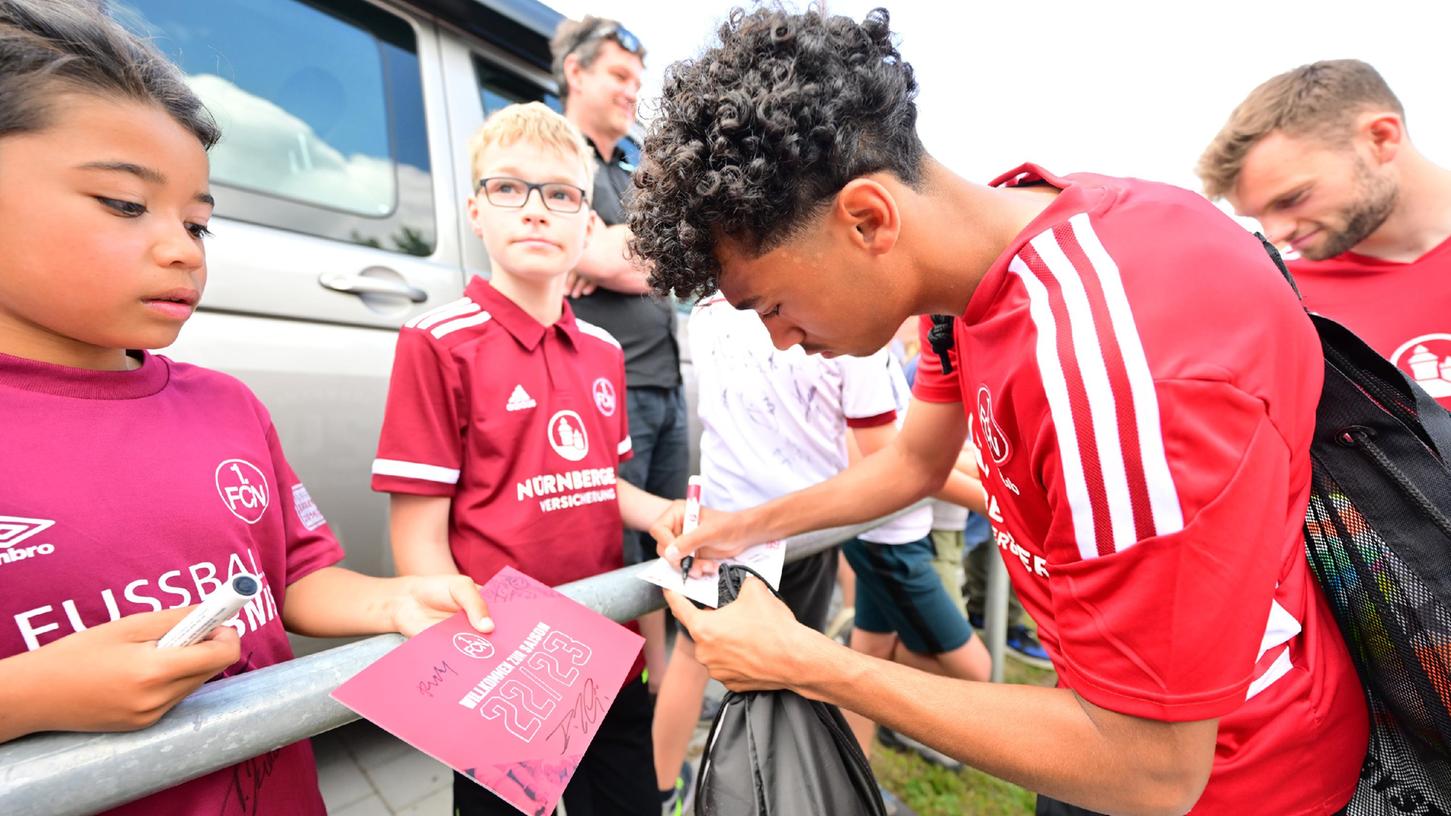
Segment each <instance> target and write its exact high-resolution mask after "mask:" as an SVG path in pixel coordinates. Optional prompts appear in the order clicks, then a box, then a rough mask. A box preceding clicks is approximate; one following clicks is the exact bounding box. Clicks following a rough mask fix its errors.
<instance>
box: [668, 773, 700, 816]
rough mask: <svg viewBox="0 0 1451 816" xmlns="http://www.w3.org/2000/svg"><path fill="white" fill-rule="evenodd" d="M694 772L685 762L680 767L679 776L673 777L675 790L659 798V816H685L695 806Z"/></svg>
mask: <svg viewBox="0 0 1451 816" xmlns="http://www.w3.org/2000/svg"><path fill="white" fill-rule="evenodd" d="M694 777H695V771H694V770H692V769H691V767H690V763H689V762H687V763H685V764H684V765H681V766H680V776H677V777H675V790H673V791H670V792H669V793H668V794H665V795H664V796H662V797H661V798H660V816H685V814H687V813H690V812H691V810H690V807H691V805H693V804H695V778H694Z"/></svg>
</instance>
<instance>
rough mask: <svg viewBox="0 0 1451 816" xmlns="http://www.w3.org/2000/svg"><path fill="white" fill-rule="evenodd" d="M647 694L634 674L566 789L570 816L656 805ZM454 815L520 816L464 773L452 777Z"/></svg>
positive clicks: (647, 809)
mask: <svg viewBox="0 0 1451 816" xmlns="http://www.w3.org/2000/svg"><path fill="white" fill-rule="evenodd" d="M653 713H654V712H653V710H652V707H651V705H650V694H649V690H648V689H647V688H646V686H645V683H644V682H643V681H641V679H640V678H638V677H636V678H635V679H634V680H631V681H630V682H629V683H626V684H625V687H624V688H623V689H621V690H620V696H619V697H617V698H616V699H615V702H614V703H613V704H612V705H611V706H610V711H609V713H608V714H606V715H605V718H604V720H603V721H602V722H601V723H600V729H599V731H598V732H596V733H595V738H594V741H593V742H591V743H590V746H589V750H588V751H586V752H585V754H584V759H583V760H581V761H580V763H579V768H578V769H577V770H575V773H574V778H573V779H571V780H570V781H569V787H567V788H565V789H564V807H565V809H566V810H568V811H569V816H640V814H642V813H655V812H657V811H658V810H659V808H660V794H659V792H658V791H656V790H655V756H654V746H653V744H652V743H651V740H650V721H651V719H652V718H653ZM453 806H454V810H453V812H454V814H455V816H519V811H518V810H516V809H514V806H513V805H510V804H508V803H507V802H505V801H504V800H503V799H500V798H499V797H497V796H495V795H494V794H492V793H490V792H489V791H488V789H486V788H484V787H483V786H482V785H479V784H478V783H477V782H474V781H473V780H472V779H469V778H468V777H466V776H464V775H462V774H458V773H455V774H454V775H453Z"/></svg>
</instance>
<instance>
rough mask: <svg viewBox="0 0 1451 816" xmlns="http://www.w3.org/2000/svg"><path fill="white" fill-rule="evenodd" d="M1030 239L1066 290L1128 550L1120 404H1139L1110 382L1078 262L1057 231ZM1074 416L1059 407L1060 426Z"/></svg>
mask: <svg viewBox="0 0 1451 816" xmlns="http://www.w3.org/2000/svg"><path fill="white" fill-rule="evenodd" d="M1029 243H1031V244H1032V246H1033V249H1034V250H1035V251H1037V253H1038V257H1039V258H1042V259H1043V263H1044V264H1045V265H1046V266H1047V267H1048V269H1049V271H1050V272H1051V273H1052V275H1053V278H1054V279H1055V280H1057V281H1058V288H1059V290H1060V291H1061V292H1062V293H1063V302H1064V306H1065V307H1066V308H1067V311H1068V331H1069V333H1070V335H1071V336H1072V340H1073V352H1074V355H1073V356H1074V357H1075V358H1076V359H1077V362H1078V370H1079V373H1080V374H1081V376H1082V377H1083V387H1084V390H1085V391H1087V392H1088V412H1089V430H1091V431H1092V432H1093V441H1094V446H1095V447H1096V448H1097V449H1098V460H1099V467H1100V469H1101V471H1102V476H1103V489H1104V492H1105V494H1106V495H1107V498H1108V519H1107V520H1108V523H1109V530H1110V531H1111V539H1112V541H1113V547H1114V551H1115V552H1118V551H1121V550H1126V549H1128V548H1129V547H1132V546H1133V545H1134V543H1135V542H1136V541H1137V540H1138V535H1137V534H1136V533H1135V531H1134V508H1133V503H1132V502H1131V501H1130V499H1129V480H1128V473H1127V470H1126V469H1125V467H1124V452H1123V444H1122V442H1121V441H1120V439H1119V426H1118V410H1119V409H1120V408H1127V409H1129V410H1132V408H1133V406H1131V405H1128V406H1120V405H1117V404H1116V403H1115V399H1114V393H1113V387H1112V386H1110V385H1109V382H1108V365H1107V364H1106V363H1105V362H1104V357H1103V347H1102V346H1101V345H1100V344H1099V340H1098V337H1099V334H1098V329H1099V327H1098V326H1096V325H1095V324H1094V320H1093V308H1092V307H1091V306H1090V305H1089V303H1088V291H1087V290H1086V289H1085V288H1084V286H1083V279H1082V278H1080V277H1079V274H1078V270H1077V269H1075V268H1074V266H1073V262H1072V261H1070V260H1068V256H1067V255H1064V254H1063V249H1062V248H1061V247H1059V246H1058V239H1057V238H1056V237H1055V236H1054V235H1053V233H1052V232H1044V233H1042V234H1040V235H1039V236H1038V237H1036V238H1034V239H1033V240H1032V241H1030V242H1029ZM1078 419H1082V417H1079V418H1078ZM1074 420H1075V418H1074V416H1073V415H1072V413H1071V412H1070V413H1069V414H1068V415H1067V416H1058V415H1057V412H1056V411H1055V412H1054V416H1053V425H1054V426H1055V427H1058V428H1060V429H1071V430H1077V427H1076V424H1077V423H1076V422H1075V421H1074ZM1089 489H1091V488H1089ZM1085 532H1087V534H1088V535H1087V536H1086V537H1085V536H1084V535H1082V534H1080V535H1079V541H1078V546H1079V548H1080V550H1081V549H1082V548H1083V547H1084V546H1085V545H1087V546H1090V547H1092V549H1093V553H1094V554H1095V555H1097V554H1098V543H1097V541H1096V539H1095V538H1094V535H1093V529H1092V528H1089V529H1088V530H1087V531H1085ZM1085 538H1086V540H1085Z"/></svg>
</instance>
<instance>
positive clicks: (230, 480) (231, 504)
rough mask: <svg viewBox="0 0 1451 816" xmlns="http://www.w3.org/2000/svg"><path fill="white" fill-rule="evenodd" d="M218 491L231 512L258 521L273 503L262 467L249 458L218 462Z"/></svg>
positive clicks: (245, 518) (243, 518) (246, 519)
mask: <svg viewBox="0 0 1451 816" xmlns="http://www.w3.org/2000/svg"><path fill="white" fill-rule="evenodd" d="M216 480H217V494H218V495H220V496H221V497H222V504H225V505H226V506H227V509H228V510H230V511H231V512H232V515H234V516H236V517H237V518H239V519H241V520H242V521H245V522H247V523H248V524H256V523H257V522H259V521H261V520H262V514H263V513H266V512H267V507H268V505H270V504H271V503H272V490H271V488H270V487H269V486H268V484H267V477H266V476H265V475H263V473H262V471H261V470H260V469H259V468H258V467H257V466H256V465H254V464H252V463H251V462H248V461H247V460H246V459H227V460H224V461H223V462H222V463H221V464H220V465H217V473H216Z"/></svg>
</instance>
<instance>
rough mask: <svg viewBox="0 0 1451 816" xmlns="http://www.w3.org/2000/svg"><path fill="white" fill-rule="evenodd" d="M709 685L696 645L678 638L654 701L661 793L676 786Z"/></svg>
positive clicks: (656, 754)
mask: <svg viewBox="0 0 1451 816" xmlns="http://www.w3.org/2000/svg"><path fill="white" fill-rule="evenodd" d="M709 682H710V672H709V671H707V670H706V668H705V667H704V666H702V665H700V663H699V662H698V661H697V660H696V659H695V644H694V643H691V642H690V639H689V638H687V637H676V638H675V652H674V654H673V655H671V658H670V665H669V667H667V668H666V669H665V676H664V677H663V678H662V679H661V682H660V694H659V696H657V697H656V698H655V720H654V723H653V725H652V727H651V729H650V730H651V734H652V736H653V737H654V740H655V783H656V786H657V787H658V788H659V789H660V790H662V791H663V790H672V789H674V787H675V778H676V777H677V776H679V775H680V766H681V765H682V764H683V763H684V762H685V752H686V750H688V749H689V748H690V737H691V735H692V734H694V733H695V723H696V721H698V720H699V719H700V709H701V705H702V703H703V702H704V700H705V687H706V684H707V683H709Z"/></svg>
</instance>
